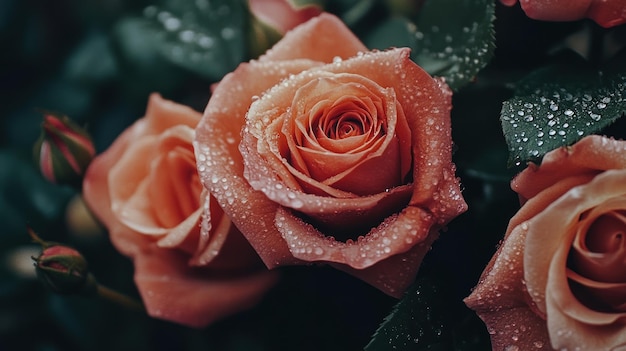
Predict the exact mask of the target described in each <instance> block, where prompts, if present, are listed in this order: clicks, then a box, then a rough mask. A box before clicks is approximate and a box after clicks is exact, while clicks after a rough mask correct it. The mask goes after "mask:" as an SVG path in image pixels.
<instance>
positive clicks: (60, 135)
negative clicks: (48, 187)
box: [35, 113, 96, 185]
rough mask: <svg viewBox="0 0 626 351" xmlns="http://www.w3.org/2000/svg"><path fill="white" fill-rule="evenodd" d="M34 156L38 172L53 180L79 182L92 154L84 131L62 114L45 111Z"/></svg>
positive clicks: (92, 149)
mask: <svg viewBox="0 0 626 351" xmlns="http://www.w3.org/2000/svg"><path fill="white" fill-rule="evenodd" d="M41 127H42V133H41V137H40V138H39V140H38V141H37V143H36V145H35V156H36V160H37V163H38V164H39V168H40V169H41V173H42V174H43V176H44V177H45V178H46V179H48V180H49V181H51V182H53V183H56V184H70V185H79V184H80V183H81V180H82V177H83V175H84V173H85V170H86V169H87V166H88V165H89V163H90V162H91V160H92V159H93V157H94V156H95V154H96V150H95V147H94V145H93V142H92V141H91V138H90V137H89V135H88V134H87V132H86V131H85V130H84V129H82V128H80V127H79V126H77V125H76V124H74V123H73V122H72V121H71V120H70V119H69V118H68V117H66V116H56V115H54V114H50V113H46V114H45V115H44V120H43V123H42V125H41Z"/></svg>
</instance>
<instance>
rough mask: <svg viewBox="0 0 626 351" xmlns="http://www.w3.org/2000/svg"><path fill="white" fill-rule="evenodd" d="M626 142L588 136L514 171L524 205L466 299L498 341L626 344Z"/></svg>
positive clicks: (498, 344)
mask: <svg viewBox="0 0 626 351" xmlns="http://www.w3.org/2000/svg"><path fill="white" fill-rule="evenodd" d="M625 151H626V141H618V140H613V139H609V138H606V137H600V136H588V137H585V138H584V139H582V140H581V141H579V142H578V143H576V144H575V145H574V146H572V147H568V148H560V149H557V150H554V151H552V152H549V153H548V154H546V155H545V156H544V158H543V161H542V163H541V165H540V166H539V167H537V166H534V165H530V166H529V167H528V168H527V169H525V170H524V171H523V172H521V173H520V174H519V175H518V176H517V177H515V179H514V180H513V182H512V187H513V189H514V190H515V191H516V192H517V193H518V194H519V196H520V199H521V203H522V207H521V209H520V210H519V212H518V213H517V214H516V215H515V216H514V217H513V218H512V219H511V221H510V223H509V226H508V228H507V231H506V234H505V238H504V242H503V243H502V245H501V246H500V248H499V249H498V251H497V253H496V254H495V256H494V257H493V258H492V260H491V262H489V265H488V266H487V268H486V269H485V271H484V272H483V274H482V276H481V278H480V282H479V284H478V286H477V287H476V288H475V290H474V291H473V292H472V294H471V295H470V296H469V297H467V298H466V299H465V303H466V304H467V305H468V306H469V307H470V308H472V309H474V310H475V311H476V312H477V313H478V314H479V315H480V317H481V318H482V319H483V320H484V321H485V323H486V324H487V327H488V329H489V330H490V333H491V338H492V343H493V349H494V350H504V349H507V348H506V347H507V346H509V345H516V346H518V349H519V350H533V349H536V348H540V347H542V346H543V345H549V344H551V345H552V347H553V348H554V349H557V350H575V349H576V350H614V349H617V348H618V346H622V347H624V345H626V324H625V323H624V322H625V321H626V308H625V307H624V306H626V304H625V303H626V250H625V248H626V245H625V243H626V241H625V240H626V237H625V235H626V217H625V214H626V153H625Z"/></svg>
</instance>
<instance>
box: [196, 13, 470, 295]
mask: <svg viewBox="0 0 626 351" xmlns="http://www.w3.org/2000/svg"><path fill="white" fill-rule="evenodd" d="M450 98H451V92H450V90H449V89H448V88H447V86H446V85H445V84H444V83H443V82H442V81H440V80H435V79H433V78H431V77H430V76H429V75H428V74H427V73H426V72H424V71H423V70H422V69H421V68H420V67H418V66H417V65H416V64H415V63H413V62H412V61H411V60H410V58H409V50H408V49H393V50H389V51H384V52H368V51H367V48H366V47H365V46H364V45H363V44H362V43H361V42H360V41H359V40H358V39H357V38H356V37H355V36H354V34H352V33H351V32H350V31H349V29H348V28H347V27H346V26H345V25H344V24H343V23H342V22H341V21H340V20H339V19H338V18H336V17H334V16H332V15H329V14H322V15H320V16H319V17H316V18H314V19H312V20H311V21H309V22H307V23H305V24H303V25H301V26H299V27H297V28H296V29H294V30H293V31H291V32H289V33H287V35H286V36H285V37H284V38H283V39H282V40H281V41H280V42H279V43H278V44H277V45H276V46H274V47H273V48H272V49H270V50H269V51H268V52H267V53H266V54H265V55H263V56H262V57H261V58H259V60H254V61H251V62H249V63H244V64H241V65H240V66H239V67H238V68H237V69H236V70H235V71H234V72H232V73H230V74H228V75H227V76H226V77H225V78H224V79H223V80H222V81H221V82H220V84H219V85H218V86H217V89H216V90H215V92H214V94H213V96H212V98H211V99H210V101H209V104H208V106H207V108H206V110H205V113H204V117H203V119H202V121H201V122H200V124H199V125H198V128H197V134H196V150H197V152H196V157H197V160H198V167H199V170H200V175H201V178H202V181H203V183H204V185H205V186H206V187H207V188H209V189H210V190H211V192H212V193H213V194H214V195H215V197H216V199H217V201H218V202H219V203H220V205H222V207H223V208H224V211H225V212H226V213H227V214H228V215H229V216H231V218H232V219H233V222H234V223H235V224H236V225H237V227H239V229H240V230H241V231H242V233H243V234H244V235H245V236H246V238H247V239H248V240H249V241H250V243H251V244H252V246H253V247H254V248H255V249H256V251H257V252H258V253H259V255H260V256H261V258H262V259H263V261H264V262H265V264H266V265H267V266H268V267H270V268H274V267H277V266H281V265H292V264H310V263H312V262H320V263H329V264H331V265H332V266H334V267H336V268H338V269H341V270H343V271H346V272H349V273H350V274H353V275H355V276H357V277H359V278H361V279H363V280H365V281H366V282H368V283H370V284H372V285H374V286H376V287H378V288H379V289H381V290H383V291H384V292H386V293H388V294H390V295H392V296H400V295H401V294H402V292H403V291H404V290H405V289H406V287H407V286H408V285H409V284H410V283H411V282H412V281H413V279H414V277H415V274H416V272H417V269H418V267H419V264H420V262H421V260H422V258H423V256H424V255H425V253H426V252H427V251H428V250H429V248H430V244H431V243H432V241H433V240H435V238H436V237H437V235H438V231H439V229H441V228H442V227H443V226H444V225H445V224H446V223H447V222H448V221H450V220H451V219H452V218H454V217H455V216H456V215H458V214H459V213H461V212H463V211H464V210H465V209H466V205H465V202H464V201H463V198H462V197H461V194H460V190H459V184H458V180H457V179H456V177H455V175H454V171H455V169H454V166H453V164H452V162H451V145H452V142H451V137H450V117H449V113H450V108H451V103H450Z"/></svg>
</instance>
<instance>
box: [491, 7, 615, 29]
mask: <svg viewBox="0 0 626 351" xmlns="http://www.w3.org/2000/svg"><path fill="white" fill-rule="evenodd" d="M500 2H502V3H503V4H504V5H507V6H513V5H515V4H516V3H517V0H500ZM520 4H521V6H522V9H523V10H524V12H525V13H526V15H527V16H528V17H530V18H533V19H537V20H542V21H576V20H579V19H583V18H591V19H592V20H594V21H595V22H597V23H598V24H599V25H601V26H602V27H605V28H609V27H613V26H617V25H620V24H622V23H625V22H626V8H625V6H626V5H625V4H624V1H623V0H521V1H520Z"/></svg>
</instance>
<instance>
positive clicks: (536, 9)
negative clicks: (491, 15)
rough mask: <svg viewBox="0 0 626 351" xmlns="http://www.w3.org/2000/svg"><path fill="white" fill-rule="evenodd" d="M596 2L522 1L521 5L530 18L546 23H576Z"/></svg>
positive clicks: (575, 0) (576, 0)
mask: <svg viewBox="0 0 626 351" xmlns="http://www.w3.org/2000/svg"><path fill="white" fill-rule="evenodd" d="M594 1H595V0H543V1H541V0H522V1H520V4H521V5H522V9H524V12H526V15H527V16H528V17H530V18H533V19H537V20H544V21H575V20H579V19H581V18H584V17H585V14H586V13H587V9H588V8H589V6H591V4H592V3H593V2H594Z"/></svg>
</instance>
